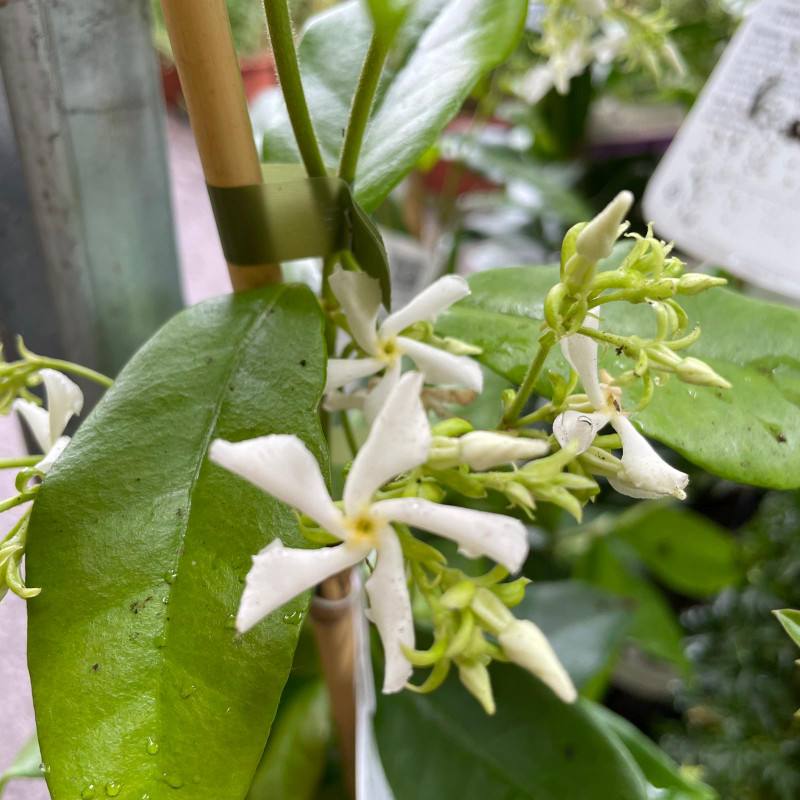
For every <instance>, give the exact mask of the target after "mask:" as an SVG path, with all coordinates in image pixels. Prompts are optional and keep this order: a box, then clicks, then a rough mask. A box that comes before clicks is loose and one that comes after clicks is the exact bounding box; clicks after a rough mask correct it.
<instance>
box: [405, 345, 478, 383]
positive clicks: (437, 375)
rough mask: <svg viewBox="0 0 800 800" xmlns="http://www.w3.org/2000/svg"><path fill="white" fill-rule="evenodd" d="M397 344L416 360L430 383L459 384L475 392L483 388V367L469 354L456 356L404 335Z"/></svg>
mask: <svg viewBox="0 0 800 800" xmlns="http://www.w3.org/2000/svg"><path fill="white" fill-rule="evenodd" d="M397 344H398V345H399V346H400V348H401V349H402V351H403V352H404V353H405V354H406V355H408V356H409V358H411V359H412V360H413V361H414V363H415V364H416V366H417V368H418V369H419V370H420V371H421V372H422V374H423V375H424V376H425V380H426V381H427V382H428V383H443V384H446V385H447V384H457V385H458V386H464V387H465V388H467V389H471V390H472V391H473V392H480V391H481V390H482V389H483V373H482V372H481V368H480V367H479V366H478V364H477V362H475V361H473V360H472V359H471V358H469V357H468V356H456V355H453V354H452V353H448V352H447V351H446V350H439V349H438V348H437V347H432V346H431V345H429V344H425V343H424V342H417V341H415V340H414V339H407V338H405V337H403V336H401V337H400V338H399V339H398V340H397Z"/></svg>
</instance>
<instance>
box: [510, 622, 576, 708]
mask: <svg viewBox="0 0 800 800" xmlns="http://www.w3.org/2000/svg"><path fill="white" fill-rule="evenodd" d="M497 641H498V642H499V644H500V647H502V648H503V651H504V652H505V654H506V655H507V656H508V657H509V658H510V659H511V660H512V661H513V662H515V663H516V664H519V665H520V666H521V667H523V668H524V669H527V670H528V671H529V672H532V673H533V674H534V675H536V677H537V678H539V679H540V680H541V681H542V682H543V683H546V684H547V685H548V686H549V687H550V688H551V689H552V690H553V691H554V692H555V693H556V695H558V697H560V698H561V699H562V700H563V701H564V702H565V703H573V702H574V701H575V700H577V698H578V693H577V692H576V691H575V686H574V685H573V683H572V680H571V679H570V677H569V674H568V673H567V671H566V670H565V669H564V667H563V666H562V664H561V662H560V661H559V660H558V656H557V655H556V654H555V651H554V650H553V647H552V645H551V644H550V642H549V641H548V640H547V637H546V636H545V635H544V634H543V633H542V631H541V630H540V629H539V628H538V627H537V626H536V625H534V623H533V622H531V621H530V620H527V619H525V620H514V622H512V623H511V624H510V625H509V626H508V627H507V628H506V629H505V630H504V631H501V632H500V633H499V634H498V636H497Z"/></svg>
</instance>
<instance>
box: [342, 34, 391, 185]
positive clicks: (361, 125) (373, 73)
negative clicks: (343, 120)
mask: <svg viewBox="0 0 800 800" xmlns="http://www.w3.org/2000/svg"><path fill="white" fill-rule="evenodd" d="M382 38H383V37H379V36H378V35H377V34H373V35H372V39H371V40H370V43H369V49H368V50H367V55H366V57H365V58H364V65H363V66H362V67H361V75H359V77H358V86H357V87H356V93H355V95H354V96H353V105H352V106H351V107H350V119H349V120H348V122H347V131H346V132H345V135H344V145H343V146H342V157H341V160H340V161H339V177H340V178H341V179H342V180H343V181H346V182H347V183H350V184H352V183H353V181H354V180H355V178H356V165H357V164H358V156H359V153H360V152H361V143H362V142H363V140H364V131H365V130H366V128H367V122H368V120H369V112H370V111H371V110H372V102H373V100H374V99H375V92H376V91H377V90H378V82H379V81H380V79H381V70H382V68H383V62H384V61H385V60H386V54H387V53H388V52H389V44H390V41H383V40H382Z"/></svg>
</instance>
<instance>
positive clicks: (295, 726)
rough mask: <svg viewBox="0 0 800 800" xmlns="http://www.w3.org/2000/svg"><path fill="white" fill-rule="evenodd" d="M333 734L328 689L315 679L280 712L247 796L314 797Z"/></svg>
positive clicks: (261, 799)
mask: <svg viewBox="0 0 800 800" xmlns="http://www.w3.org/2000/svg"><path fill="white" fill-rule="evenodd" d="M331 734H332V726H331V719H330V701H329V699H328V691H327V689H326V688H325V685H324V684H323V683H322V681H321V680H316V681H314V682H312V683H310V684H308V685H307V686H304V687H303V688H302V689H300V690H299V691H298V692H297V694H295V695H294V696H293V697H292V698H291V699H290V701H289V703H288V705H287V707H286V708H285V709H283V710H282V711H281V712H279V715H278V718H277V721H276V723H275V727H274V729H273V731H272V734H271V735H270V737H269V741H268V742H267V749H266V751H265V752H264V757H263V759H262V760H261V764H260V765H259V768H258V771H257V772H256V776H255V778H254V779H253V784H252V786H251V787H250V791H249V792H248V794H247V800H288V798H291V800H314V797H315V795H316V791H317V788H318V786H319V783H320V780H321V779H322V773H323V771H324V770H325V764H326V758H327V751H328V747H329V745H330V740H331Z"/></svg>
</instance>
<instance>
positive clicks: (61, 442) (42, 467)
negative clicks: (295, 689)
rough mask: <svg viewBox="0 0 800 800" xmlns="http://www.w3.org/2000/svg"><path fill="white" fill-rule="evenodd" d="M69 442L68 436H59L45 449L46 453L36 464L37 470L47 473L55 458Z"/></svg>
mask: <svg viewBox="0 0 800 800" xmlns="http://www.w3.org/2000/svg"><path fill="white" fill-rule="evenodd" d="M68 444H69V436H59V437H58V439H56V443H55V444H54V445H53V446H52V447H51V448H50V449H49V450H48V451H47V455H45V457H44V458H43V459H42V460H41V461H40V462H39V463H38V464H37V465H36V469H38V470H39V472H41V473H43V474H45V475H47V473H48V472H50V469H51V468H52V466H53V464H55V463H56V459H57V458H58V457H59V456H60V455H61V454H62V453H63V452H64V450H65V449H66V447H67V445H68Z"/></svg>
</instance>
